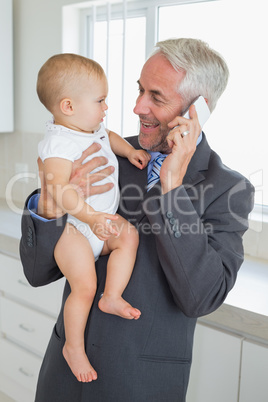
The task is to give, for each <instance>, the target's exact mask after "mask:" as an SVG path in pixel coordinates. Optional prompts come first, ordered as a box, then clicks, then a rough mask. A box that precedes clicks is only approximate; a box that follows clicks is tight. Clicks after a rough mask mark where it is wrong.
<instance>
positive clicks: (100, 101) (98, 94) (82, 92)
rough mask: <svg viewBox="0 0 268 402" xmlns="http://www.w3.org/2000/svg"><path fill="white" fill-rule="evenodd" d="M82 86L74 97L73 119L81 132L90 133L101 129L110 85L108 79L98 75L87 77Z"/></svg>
mask: <svg viewBox="0 0 268 402" xmlns="http://www.w3.org/2000/svg"><path fill="white" fill-rule="evenodd" d="M81 84H82V85H81V86H80V88H79V89H78V88H77V95H76V96H75V97H74V111H75V114H74V116H73V117H75V120H76V125H77V128H78V130H79V131H82V132H87V133H90V132H94V131H95V130H97V129H98V128H99V126H100V123H101V122H102V121H103V119H104V117H105V115H106V113H105V112H106V110H107V109H108V106H107V105H106V102H105V101H106V97H107V95H108V84H107V79H106V77H103V78H99V77H98V76H96V75H91V76H89V77H87V76H85V77H84V78H83V79H82V81H81Z"/></svg>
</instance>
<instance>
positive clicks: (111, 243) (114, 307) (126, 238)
mask: <svg viewBox="0 0 268 402" xmlns="http://www.w3.org/2000/svg"><path fill="white" fill-rule="evenodd" d="M116 226H117V227H118V228H119V229H120V235H119V236H118V237H114V236H111V237H110V238H109V239H108V240H107V241H106V242H105V243H104V248H103V251H102V254H108V253H111V254H110V256H109V260H108V264H107V277H106V283H105V289H104V293H103V296H102V298H101V299H100V301H99V308H100V309H101V310H102V311H103V312H105V313H109V314H115V315H119V316H120V317H123V318H127V319H133V318H134V319H136V320H137V319H138V318H139V317H140V315H141V312H140V310H138V309H136V308H134V307H132V306H131V305H130V304H129V303H127V302H126V301H125V300H124V299H123V298H122V293H123V291H124V290H125V288H126V286H127V284H128V282H129V280H130V277H131V274H132V271H133V267H134V264H135V260H136V254H137V248H138V245H139V237H138V232H137V230H136V229H135V228H134V226H132V225H131V224H130V223H129V222H127V221H126V220H125V219H123V218H122V217H121V216H119V217H118V220H117V221H116Z"/></svg>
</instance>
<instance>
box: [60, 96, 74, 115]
mask: <svg viewBox="0 0 268 402" xmlns="http://www.w3.org/2000/svg"><path fill="white" fill-rule="evenodd" d="M60 110H61V112H62V113H63V114H65V115H66V116H71V115H72V114H73V112H74V111H73V105H72V101H71V99H62V101H61V102H60Z"/></svg>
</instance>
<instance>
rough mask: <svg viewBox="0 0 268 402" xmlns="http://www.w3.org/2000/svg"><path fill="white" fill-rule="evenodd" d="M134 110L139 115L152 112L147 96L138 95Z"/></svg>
mask: <svg viewBox="0 0 268 402" xmlns="http://www.w3.org/2000/svg"><path fill="white" fill-rule="evenodd" d="M133 112H134V113H135V114H138V115H140V114H149V113H150V107H149V105H148V102H147V100H146V98H145V97H138V99H137V100H136V106H135V107H134V109H133Z"/></svg>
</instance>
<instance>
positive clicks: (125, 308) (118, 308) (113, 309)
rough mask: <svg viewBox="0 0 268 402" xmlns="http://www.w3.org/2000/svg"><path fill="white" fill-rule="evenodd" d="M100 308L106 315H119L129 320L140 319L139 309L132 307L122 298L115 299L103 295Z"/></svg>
mask: <svg viewBox="0 0 268 402" xmlns="http://www.w3.org/2000/svg"><path fill="white" fill-rule="evenodd" d="M99 308H100V310H101V311H103V312H104V313H108V314H114V315H119V317H122V318H126V319H128V320H132V319H133V318H134V320H137V319H138V318H140V315H141V312H140V310H138V309H137V308H134V307H132V306H131V305H130V304H129V303H127V302H126V301H125V300H124V299H123V298H122V297H119V298H114V297H111V296H107V295H105V293H104V294H103V296H102V298H101V299H100V301H99Z"/></svg>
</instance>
